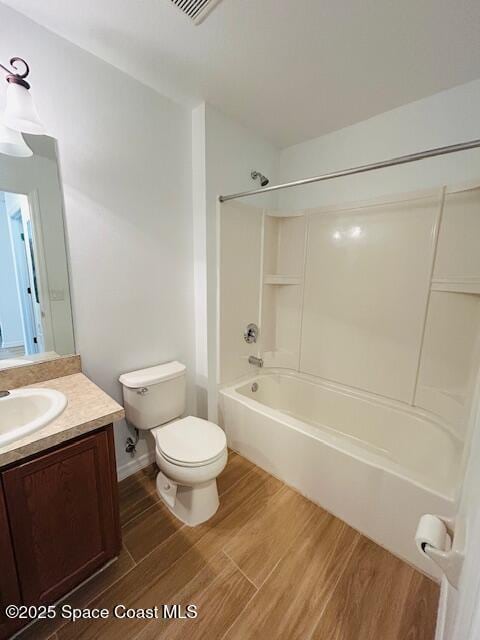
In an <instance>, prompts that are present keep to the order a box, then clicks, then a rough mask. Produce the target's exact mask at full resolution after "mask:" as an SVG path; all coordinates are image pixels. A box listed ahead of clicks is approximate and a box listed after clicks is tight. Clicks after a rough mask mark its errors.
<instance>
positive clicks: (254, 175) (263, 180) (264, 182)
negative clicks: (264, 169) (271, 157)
mask: <svg viewBox="0 0 480 640" xmlns="http://www.w3.org/2000/svg"><path fill="white" fill-rule="evenodd" d="M250 175H251V176H252V180H256V179H257V178H259V180H260V184H261V186H262V187H266V186H267V184H268V183H269V182H270V180H269V179H268V178H266V177H265V176H264V175H263V173H260V171H252V173H251V174H250Z"/></svg>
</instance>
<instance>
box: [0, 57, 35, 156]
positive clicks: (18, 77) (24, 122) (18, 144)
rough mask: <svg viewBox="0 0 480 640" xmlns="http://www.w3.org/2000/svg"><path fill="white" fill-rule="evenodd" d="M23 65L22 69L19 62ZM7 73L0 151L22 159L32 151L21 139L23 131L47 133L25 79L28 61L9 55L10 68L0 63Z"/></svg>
mask: <svg viewBox="0 0 480 640" xmlns="http://www.w3.org/2000/svg"><path fill="white" fill-rule="evenodd" d="M19 63H20V64H21V65H23V66H24V69H23V71H22V72H20V71H19V69H18V64H19ZM0 69H3V71H5V73H6V80H7V83H8V87H7V105H6V107H5V112H4V114H3V117H2V118H1V124H0V153H6V154H8V155H12V156H17V157H21V158H25V157H28V156H31V155H32V154H33V152H32V150H31V149H30V147H29V146H28V145H27V143H26V142H25V140H24V139H23V136H22V133H31V134H34V135H42V134H44V133H46V131H45V127H44V126H43V124H42V122H41V120H40V118H39V116H38V113H37V110H36V108H35V104H34V102H33V98H32V95H31V93H30V91H29V89H30V85H29V83H28V82H27V81H26V80H25V78H26V77H27V76H28V74H29V73H30V68H29V66H28V64H27V63H26V62H25V60H23V59H22V58H18V57H15V58H12V59H11V60H10V68H8V67H5V66H4V65H3V64H1V63H0Z"/></svg>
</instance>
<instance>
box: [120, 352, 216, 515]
mask: <svg viewBox="0 0 480 640" xmlns="http://www.w3.org/2000/svg"><path fill="white" fill-rule="evenodd" d="M185 375H186V368H185V366H184V365H182V364H181V363H179V362H168V363H166V364H163V365H158V366H155V367H149V368H148V369H141V370H140V371H133V372H131V373H126V374H123V375H122V376H120V382H121V383H122V385H123V398H124V405H125V415H126V417H127V420H128V422H129V423H130V424H132V425H133V426H134V427H136V428H137V429H143V430H149V431H151V433H152V435H153V438H154V440H155V458H156V461H157V465H158V468H159V470H160V471H159V474H158V476H157V480H156V483H157V493H158V495H159V497H160V498H161V500H162V501H163V502H164V503H165V505H166V506H167V507H168V508H169V509H170V511H171V512H172V513H173V514H174V515H175V516H176V517H177V518H178V519H179V520H181V521H182V522H183V523H185V524H187V525H189V526H192V527H193V526H196V525H198V524H201V523H202V522H205V521H206V520H208V519H209V518H211V517H212V516H213V515H214V513H215V512H216V511H217V509H218V506H219V498H218V490H217V480H216V478H217V476H218V475H219V474H220V473H221V472H222V471H223V469H224V468H225V465H226V464H227V457H228V452H227V439H226V437H225V433H224V431H223V430H222V429H221V428H220V427H219V426H218V425H216V424H214V423H213V422H208V421H207V420H203V419H201V418H196V417H194V416H187V417H186V418H181V419H178V418H179V416H181V415H182V413H183V411H184V409H185Z"/></svg>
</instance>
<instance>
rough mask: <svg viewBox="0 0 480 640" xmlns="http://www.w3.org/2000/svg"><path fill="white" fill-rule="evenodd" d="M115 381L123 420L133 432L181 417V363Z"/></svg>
mask: <svg viewBox="0 0 480 640" xmlns="http://www.w3.org/2000/svg"><path fill="white" fill-rule="evenodd" d="M119 380H120V382H121V383H122V385H123V400H124V407H125V415H126V418H127V420H128V422H129V423H130V424H131V425H132V426H134V427H136V428H137V429H153V428H155V427H158V426H160V425H161V424H165V422H170V420H174V419H175V418H179V417H180V416H181V415H183V412H184V411H185V400H186V367H185V365H183V364H181V362H176V361H174V362H167V363H165V364H159V365H157V366H155V367H148V368H147V369H140V370H138V371H131V372H130V373H124V374H122V375H121V376H120V378H119Z"/></svg>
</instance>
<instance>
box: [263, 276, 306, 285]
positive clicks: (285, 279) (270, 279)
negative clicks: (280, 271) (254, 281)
mask: <svg viewBox="0 0 480 640" xmlns="http://www.w3.org/2000/svg"><path fill="white" fill-rule="evenodd" d="M263 283H264V284H277V285H288V284H301V283H302V279H301V278H300V277H299V276H282V275H274V274H268V275H266V276H264V278H263Z"/></svg>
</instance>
